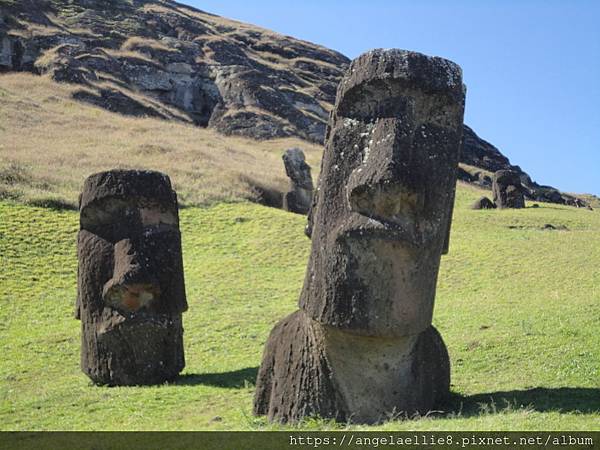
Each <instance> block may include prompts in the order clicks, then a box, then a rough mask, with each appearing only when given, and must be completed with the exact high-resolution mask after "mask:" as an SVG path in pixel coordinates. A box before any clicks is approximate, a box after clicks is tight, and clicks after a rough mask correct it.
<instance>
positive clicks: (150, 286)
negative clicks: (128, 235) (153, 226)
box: [102, 239, 160, 312]
mask: <svg viewBox="0 0 600 450" xmlns="http://www.w3.org/2000/svg"><path fill="white" fill-rule="evenodd" d="M152 262H153V261H152V259H151V258H150V257H149V256H148V255H147V252H146V251H144V248H143V245H141V244H140V243H136V242H135V241H134V240H132V239H123V240H121V241H119V242H117V243H116V244H115V249H114V270H113V277H112V278H111V279H110V280H109V281H108V282H107V283H106V284H105V285H104V288H103V291H102V298H103V300H104V303H105V304H106V305H108V306H111V307H113V308H116V309H119V310H124V311H128V312H133V311H137V310H140V309H142V308H148V309H150V308H152V306H153V305H155V304H156V303H157V301H158V300H159V297H160V284H159V282H158V280H157V279H156V277H155V273H154V272H155V270H154V268H153V264H152Z"/></svg>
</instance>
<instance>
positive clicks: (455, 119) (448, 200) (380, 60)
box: [300, 50, 465, 336]
mask: <svg viewBox="0 0 600 450" xmlns="http://www.w3.org/2000/svg"><path fill="white" fill-rule="evenodd" d="M464 98H465V88H464V85H463V84H462V72H461V69H460V67H459V66H457V65H456V64H454V63H452V62H450V61H448V60H445V59H442V58H437V57H428V56H426V55H423V54H420V53H414V52H409V51H403V50H373V51H370V52H368V53H365V54H363V55H361V56H360V57H359V58H357V59H356V60H354V61H353V62H352V64H351V66H350V68H349V70H348V71H347V72H346V75H345V76H344V78H343V79H342V81H341V84H340V86H339V88H338V93H337V98H336V104H335V108H334V110H333V112H332V115H331V117H330V120H329V128H328V131H327V139H326V149H325V153H324V157H323V161H322V166H321V174H320V178H319V184H318V189H317V192H316V194H315V196H316V197H315V200H314V202H313V208H314V210H313V211H312V212H311V217H310V219H309V221H310V224H309V225H310V227H311V228H312V252H311V255H310V261H309V266H308V271H307V276H306V279H305V284H304V289H303V293H302V295H301V298H300V307H301V308H302V309H304V310H305V311H306V313H307V314H308V315H309V316H310V317H312V318H313V319H314V320H316V321H318V322H320V323H322V324H324V325H331V326H334V327H337V328H339V329H345V330H346V331H348V332H352V333H355V334H361V335H377V336H407V335H412V334H416V333H419V332H421V331H423V330H424V329H426V328H427V327H428V326H429V325H430V324H431V317H432V311H433V301H434V297H435V285H436V280H437V274H438V269H439V263H440V256H441V254H442V253H443V252H444V251H445V250H446V249H447V245H448V236H449V231H450V222H451V216H452V209H453V204H454V192H455V184H456V173H457V166H458V159H459V151H460V141H461V138H462V124H463V111H464Z"/></svg>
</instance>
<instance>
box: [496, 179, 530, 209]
mask: <svg viewBox="0 0 600 450" xmlns="http://www.w3.org/2000/svg"><path fill="white" fill-rule="evenodd" d="M492 192H493V194H494V203H496V205H497V206H498V208H525V196H524V188H523V185H522V183H521V177H520V175H519V173H518V172H516V171H513V170H498V171H497V172H495V173H494V179H493V181H492Z"/></svg>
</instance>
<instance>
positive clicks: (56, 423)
mask: <svg viewBox="0 0 600 450" xmlns="http://www.w3.org/2000/svg"><path fill="white" fill-rule="evenodd" d="M2 124H4V122H2ZM194 132H195V133H197V132H198V131H197V130H195V131H194ZM76 178H77V177H75V178H73V179H71V181H70V183H73V189H75V187H76V186H75V185H76V184H75V180H76ZM179 187H180V188H182V189H185V183H183V182H182V180H180V181H179ZM188 192H189V191H188ZM190 195H191V194H190ZM479 195H481V191H477V190H475V189H473V188H471V187H468V186H464V185H460V186H459V191H458V198H457V205H456V208H455V218H454V225H453V227H454V228H453V235H452V242H451V249H450V253H449V254H448V255H447V256H445V257H443V264H442V269H441V273H440V278H439V283H438V294H437V300H436V309H435V314H434V324H435V326H436V327H438V329H439V330H440V331H441V333H442V335H443V337H444V339H445V341H446V344H447V346H448V348H449V352H450V357H451V362H452V390H453V392H454V398H453V401H452V403H451V404H450V405H448V406H447V407H446V408H445V409H444V411H443V412H440V413H435V414H432V415H430V416H429V417H427V418H417V419H415V420H408V421H400V420H391V421H389V422H386V423H384V424H383V425H381V426H378V427H375V428H376V429H387V430H392V429H393V430H409V429H410V430H434V429H439V430H452V429H461V430H477V429H493V430H517V429H547V430H558V429H564V430H576V429H596V430H600V426H599V423H600V334H599V333H598V323H599V321H600V289H599V287H600V270H599V269H598V268H599V267H600V213H598V211H588V210H583V209H575V208H570V207H559V206H554V205H541V207H540V208H536V209H533V208H527V209H524V210H514V211H472V210H470V209H468V205H469V204H470V203H471V202H472V201H473V200H474V199H475V198H477V197H478V196H479ZM0 218H1V219H0V342H2V352H3V355H2V359H0V429H2V430H42V429H44V430H56V429H61V430H73V429H77V430H84V429H85V430H114V429H125V430H166V429H169V430H175V429H177V430H183V429H185V430H190V429H195V430H199V429H228V430H230V429H236V430H246V429H272V428H274V426H272V425H268V424H267V423H266V422H265V420H264V419H263V418H255V417H253V416H252V414H251V402H252V395H253V383H254V379H255V376H256V371H257V367H258V365H259V362H260V356H261V353H262V349H263V345H264V342H265V340H266V337H267V335H268V333H269V331H270V330H271V328H272V326H273V324H274V323H275V322H276V321H277V320H278V319H279V318H281V317H283V316H284V315H285V314H288V313H289V312H291V311H293V310H294V309H295V308H296V306H295V305H296V301H297V297H298V294H299V291H300V288H301V284H302V280H303V277H304V269H305V265H306V260H307V257H308V251H309V241H308V239H307V238H305V237H304V235H303V233H302V231H303V226H304V219H303V218H302V217H301V216H297V215H293V214H287V213H284V212H282V211H280V210H276V209H272V208H266V207H263V206H259V205H255V204H251V203H244V202H241V203H234V204H225V203H221V204H214V205H212V206H210V207H201V208H200V207H191V208H186V209H184V210H183V211H182V213H181V220H182V233H183V251H184V263H185V271H186V272H185V277H186V286H187V293H188V301H189V304H190V308H189V311H188V312H186V313H185V314H184V326H185V350H186V358H187V366H186V368H185V370H184V372H183V374H182V376H181V377H180V378H179V380H177V382H175V383H173V384H169V385H162V386H156V387H122V388H121V387H119V388H104V387H96V386H93V385H91V384H90V382H89V381H88V379H87V378H86V377H85V376H84V375H83V373H81V371H80V370H79V367H78V364H79V360H78V358H79V356H78V355H79V323H78V322H77V321H76V320H74V319H73V315H72V312H73V304H74V299H75V295H76V268H77V267H76V266H77V261H76V257H75V235H76V232H77V229H78V225H77V221H78V217H77V213H76V212H73V211H56V210H50V209H44V208H39V207H33V206H28V205H23V204H19V203H15V202H11V201H7V200H4V201H2V202H0ZM545 224H552V225H554V226H556V227H559V226H564V227H566V228H567V229H566V230H558V229H557V230H552V229H542V227H543V226H544V225H545ZM301 428H312V429H315V428H326V429H333V428H365V427H356V426H346V425H345V424H341V425H336V424H333V423H331V422H324V421H320V420H311V421H308V422H307V423H304V424H302V425H301Z"/></svg>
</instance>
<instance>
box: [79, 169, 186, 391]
mask: <svg viewBox="0 0 600 450" xmlns="http://www.w3.org/2000/svg"><path fill="white" fill-rule="evenodd" d="M79 211H80V226H81V227H80V231H79V235H78V245H77V247H78V248H77V251H78V258H79V270H78V294H77V305H76V312H75V314H76V317H77V318H78V319H80V320H81V331H82V332H81V368H82V370H83V372H85V373H86V374H87V375H88V376H89V377H90V378H91V379H92V380H93V381H94V382H95V383H97V384H108V385H137V384H156V383H162V382H164V381H167V380H171V379H173V378H175V377H176V376H177V374H178V373H179V372H180V371H181V370H182V369H183V367H184V365H185V361H184V355H183V327H182V322H181V314H182V313H183V312H184V311H185V310H186V309H187V302H186V297H185V286H184V279H183V261H182V254H181V235H180V233H179V216H178V211H177V195H176V194H175V191H173V189H172V188H171V181H170V180H169V177H168V176H166V175H164V174H162V173H160V172H151V171H136V170H112V171H108V172H101V173H97V174H95V175H92V176H90V177H89V178H88V179H87V180H86V181H85V183H84V186H83V192H82V194H81V196H80V199H79Z"/></svg>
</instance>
